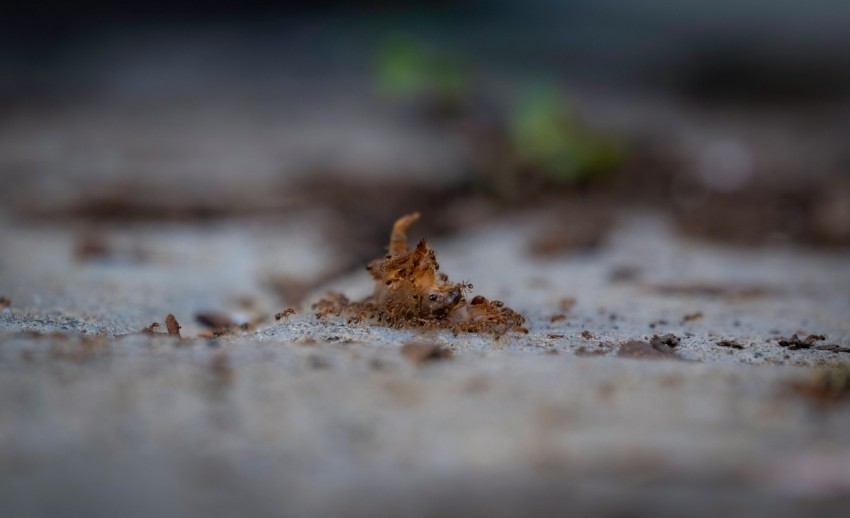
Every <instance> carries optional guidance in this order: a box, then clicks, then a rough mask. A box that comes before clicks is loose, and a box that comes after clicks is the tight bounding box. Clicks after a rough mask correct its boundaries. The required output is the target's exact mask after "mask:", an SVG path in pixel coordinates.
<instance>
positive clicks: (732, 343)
mask: <svg viewBox="0 0 850 518" xmlns="http://www.w3.org/2000/svg"><path fill="white" fill-rule="evenodd" d="M717 345H719V346H720V347H728V348H730V349H743V348H744V346H743V345H742V344H741V343H739V342H738V341H737V340H720V341H719V342H717Z"/></svg>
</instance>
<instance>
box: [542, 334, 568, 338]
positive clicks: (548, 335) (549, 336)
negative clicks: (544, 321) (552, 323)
mask: <svg viewBox="0 0 850 518" xmlns="http://www.w3.org/2000/svg"><path fill="white" fill-rule="evenodd" d="M563 337H564V335H558V334H555V333H549V334H547V335H546V338H553V339H555V338H563Z"/></svg>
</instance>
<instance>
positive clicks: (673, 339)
mask: <svg viewBox="0 0 850 518" xmlns="http://www.w3.org/2000/svg"><path fill="white" fill-rule="evenodd" d="M679 341H680V339H679V337H678V336H676V335H674V334H672V333H668V334H666V335H661V336H658V335H652V338H650V339H649V343H650V345H652V346H653V347H658V346H660V345H666V346H668V347H676V346H677V345H679Z"/></svg>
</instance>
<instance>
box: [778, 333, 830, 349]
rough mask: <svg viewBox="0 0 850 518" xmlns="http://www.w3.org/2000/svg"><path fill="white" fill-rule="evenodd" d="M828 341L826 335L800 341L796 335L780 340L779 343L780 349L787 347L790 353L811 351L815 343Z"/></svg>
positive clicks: (808, 337)
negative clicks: (799, 350) (803, 350)
mask: <svg viewBox="0 0 850 518" xmlns="http://www.w3.org/2000/svg"><path fill="white" fill-rule="evenodd" d="M823 340H826V336H824V335H809V336H807V337H806V338H803V339H800V337H799V336H797V335H796V334H794V335H792V336H791V338H780V339H779V341H778V342H777V343H778V344H779V347H787V348H788V350H790V351H796V350H798V349H811V348H812V346H813V345H814V344H815V342H821V341H823Z"/></svg>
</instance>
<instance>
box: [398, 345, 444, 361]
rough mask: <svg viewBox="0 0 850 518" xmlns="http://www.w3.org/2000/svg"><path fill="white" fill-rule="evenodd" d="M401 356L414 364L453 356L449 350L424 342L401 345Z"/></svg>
mask: <svg viewBox="0 0 850 518" xmlns="http://www.w3.org/2000/svg"><path fill="white" fill-rule="evenodd" d="M401 355H402V356H404V357H405V358H407V359H408V360H409V361H410V362H411V363H414V364H420V363H424V362H428V361H432V360H441V359H446V358H451V357H452V356H453V354H452V351H450V350H449V349H444V348H442V347H440V346H438V345H436V344H432V343H425V342H412V343H409V344H405V345H403V346H402V347H401Z"/></svg>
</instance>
